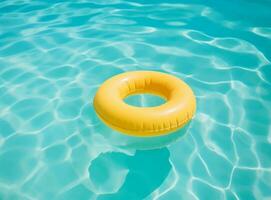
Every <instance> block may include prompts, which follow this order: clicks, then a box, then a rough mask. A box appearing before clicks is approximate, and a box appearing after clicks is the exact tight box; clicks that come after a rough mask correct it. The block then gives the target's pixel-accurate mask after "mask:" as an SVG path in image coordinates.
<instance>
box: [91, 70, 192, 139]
mask: <svg viewBox="0 0 271 200" xmlns="http://www.w3.org/2000/svg"><path fill="white" fill-rule="evenodd" d="M142 93H151V94H155V95H159V96H161V97H163V98H164V99H165V100H166V102H165V103H164V104H162V105H159V106H154V107H136V106H131V105H128V104H126V103H125V102H124V101H123V99H124V98H126V97H127V96H129V95H133V94H142ZM94 109H95V111H96V113H97V114H98V116H99V118H100V119H101V120H102V121H103V122H104V123H105V124H107V125H108V126H109V127H111V128H113V129H115V130H117V131H120V132H123V133H126V134H128V135H133V136H158V135H163V134H167V133H170V132H173V131H176V130H177V129H179V128H182V127H183V126H184V125H185V124H186V123H187V122H188V121H190V119H191V118H192V116H193V115H194V113H195V109H196V99H195V96H194V94H193V92H192V90H191V89H190V87H189V86H188V85H187V84H186V83H185V82H183V81H182V80H180V79H178V78H176V77H174V76H171V75H168V74H165V73H161V72H155V71H132V72H126V73H122V74H119V75H116V76H114V77H112V78H110V79H108V80H106V81H105V82H104V83H103V84H102V86H101V87H100V88H99V89H98V91H97V93H96V95H95V97H94Z"/></svg>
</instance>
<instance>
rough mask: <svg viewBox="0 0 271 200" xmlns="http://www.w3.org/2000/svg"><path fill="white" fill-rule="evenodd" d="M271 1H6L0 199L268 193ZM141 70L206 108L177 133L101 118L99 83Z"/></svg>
mask: <svg viewBox="0 0 271 200" xmlns="http://www.w3.org/2000/svg"><path fill="white" fill-rule="evenodd" d="M166 2H167V3H166ZM270 7H271V2H270V1H268V0H259V1H251V0H238V1H232V0H229V1H227V0H221V1H196V0H189V1H188V0H187V1H186V0H180V1H158V0H157V1H154V0H150V1H143V0H138V1H135V0H134V1H123V0H112V1H105V0H93V1H83V0H80V1H62V0H58V1H57V0H56V1H29V0H11V1H7V0H6V1H1V4H0V199H1V200H4V199H6V200H13V199H14V200H15V199H16V200H17V199H18V200H32V199H33V200H35V199H38V200H43V199H44V200H48V199H65V200H68V199H72V200H74V199H80V200H85V199H97V200H111V199H115V200H128V199H129V200H140V199H146V200H152V199H159V200H180V199H189V200H190V199H192V200H193V199H195V200H196V199H245V200H249V199H271V156H270V155H271V125H270V121H271V119H270V118H271V63H270V61H271V12H270ZM131 70H158V71H162V72H166V73H169V74H172V75H175V76H177V77H179V78H181V79H183V80H185V81H186V82H187V83H188V84H189V85H190V86H191V87H192V89H193V90H194V92H195V94H196V97H197V104H198V107H197V113H196V115H195V117H194V119H193V121H192V122H191V123H190V124H189V126H188V127H187V129H186V130H185V133H186V134H185V135H183V134H181V136H182V137H178V140H177V141H175V142H173V139H172V140H167V141H166V142H165V143H163V144H157V142H158V143H159V141H160V140H156V141H155V140H154V139H153V140H152V139H146V140H141V139H138V138H137V139H135V138H129V137H126V136H123V135H121V134H118V133H116V132H114V131H112V130H111V129H109V128H107V127H106V126H105V125H103V124H102V123H101V122H100V121H99V120H98V119H97V117H96V115H95V113H94V110H93V106H92V100H93V96H94V94H95V91H96V90H97V88H98V87H99V86H100V85H101V84H102V83H103V81H104V80H106V79H107V78H109V77H111V76H113V75H115V74H118V73H121V72H124V71H131ZM131 101H132V102H134V101H136V102H137V103H138V104H143V105H145V103H146V99H144V98H142V97H141V98H137V99H133V100H131ZM138 101H139V102H138ZM175 139H177V137H176V138H174V140H175ZM150 140H151V142H150V143H149V141H150ZM144 141H145V142H144ZM161 141H162V140H161ZM140 144H144V145H143V146H140ZM153 144H155V145H156V146H155V145H154V146H152V145H153ZM148 145H150V146H148ZM158 146H159V147H160V148H158V149H153V148H148V147H158Z"/></svg>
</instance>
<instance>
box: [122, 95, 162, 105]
mask: <svg viewBox="0 0 271 200" xmlns="http://www.w3.org/2000/svg"><path fill="white" fill-rule="evenodd" d="M124 102H125V103H127V104H129V105H131V106H135V107H155V106H160V105H162V104H164V103H166V99H164V98H163V97H161V96H159V95H155V94H149V93H146V94H132V95H129V96H127V97H126V98H125V99H124Z"/></svg>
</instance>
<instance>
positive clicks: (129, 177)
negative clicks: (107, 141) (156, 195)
mask: <svg viewBox="0 0 271 200" xmlns="http://www.w3.org/2000/svg"><path fill="white" fill-rule="evenodd" d="M170 170H171V165H170V162H169V151H168V149H167V148H162V149H156V150H145V151H136V153H135V155H134V156H129V155H126V154H123V153H118V152H110V153H104V154H101V155H100V156H98V157H97V158H96V159H95V160H93V161H92V163H91V165H90V167H89V177H90V179H91V182H92V184H93V185H95V187H96V189H97V190H99V191H100V192H102V190H107V189H110V188H111V189H112V188H114V187H118V185H119V188H114V189H115V192H114V193H112V192H113V191H111V193H110V194H102V195H100V196H99V197H98V198H97V199H98V200H109V199H110V200H114V199H130V200H133V199H143V198H145V197H146V196H148V195H149V194H151V193H152V192H153V191H154V190H155V189H156V188H159V186H160V185H161V184H162V183H163V181H164V180H165V178H166V177H167V176H168V174H169V172H170ZM121 179H122V180H121ZM106 187H107V189H106Z"/></svg>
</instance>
